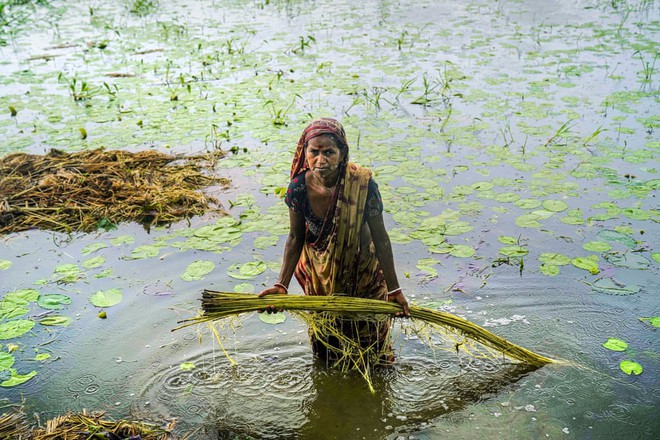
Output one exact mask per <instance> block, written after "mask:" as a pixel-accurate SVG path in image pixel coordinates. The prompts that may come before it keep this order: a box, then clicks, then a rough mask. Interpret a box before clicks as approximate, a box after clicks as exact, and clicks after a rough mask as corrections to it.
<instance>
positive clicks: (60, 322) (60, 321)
mask: <svg viewBox="0 0 660 440" xmlns="http://www.w3.org/2000/svg"><path fill="white" fill-rule="evenodd" d="M71 321H73V320H72V319H71V318H69V317H68V316H47V317H45V318H42V319H40V320H39V324H41V325H49V326H50V325H56V326H62V327H68V326H69V325H70V324H71Z"/></svg>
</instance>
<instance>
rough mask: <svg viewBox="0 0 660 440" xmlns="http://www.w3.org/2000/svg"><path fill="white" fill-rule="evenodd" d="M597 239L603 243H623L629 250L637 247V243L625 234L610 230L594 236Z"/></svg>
mask: <svg viewBox="0 0 660 440" xmlns="http://www.w3.org/2000/svg"><path fill="white" fill-rule="evenodd" d="M596 235H597V236H598V238H600V239H601V240H605V241H610V242H617V243H623V244H625V245H626V246H628V247H629V248H634V247H635V246H637V241H635V239H634V238H632V237H630V236H629V235H627V234H623V233H621V232H618V231H613V230H611V229H605V230H603V231H600V232H599V233H598V234H596Z"/></svg>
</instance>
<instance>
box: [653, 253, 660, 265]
mask: <svg viewBox="0 0 660 440" xmlns="http://www.w3.org/2000/svg"><path fill="white" fill-rule="evenodd" d="M651 258H653V261H656V262H658V263H660V252H653V253H652V254H651Z"/></svg>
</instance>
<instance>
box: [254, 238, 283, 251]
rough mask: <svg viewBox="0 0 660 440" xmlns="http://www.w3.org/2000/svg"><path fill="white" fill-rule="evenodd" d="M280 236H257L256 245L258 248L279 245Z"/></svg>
mask: <svg viewBox="0 0 660 440" xmlns="http://www.w3.org/2000/svg"><path fill="white" fill-rule="evenodd" d="M279 240H280V237H278V236H277V235H267V236H265V237H257V238H255V239H254V247H255V248H257V249H266V248H268V247H271V246H275V245H277V242H278V241H279Z"/></svg>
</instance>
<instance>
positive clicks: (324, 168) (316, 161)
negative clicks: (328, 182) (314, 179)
mask: <svg viewBox="0 0 660 440" xmlns="http://www.w3.org/2000/svg"><path fill="white" fill-rule="evenodd" d="M305 158H306V159H307V166H309V169H310V170H312V171H314V172H315V173H319V174H320V175H331V174H333V173H334V172H335V171H336V170H337V168H339V164H340V163H341V161H342V159H343V158H344V153H343V152H342V150H340V149H339V147H338V146H337V144H336V143H335V140H334V139H333V138H332V136H330V135H326V134H322V135H320V136H316V137H315V138H312V139H310V141H309V142H308V143H307V148H306V149H305Z"/></svg>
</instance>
